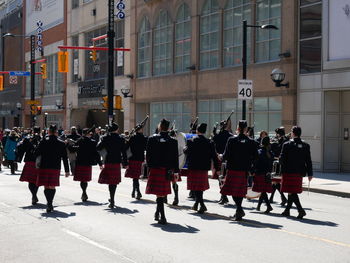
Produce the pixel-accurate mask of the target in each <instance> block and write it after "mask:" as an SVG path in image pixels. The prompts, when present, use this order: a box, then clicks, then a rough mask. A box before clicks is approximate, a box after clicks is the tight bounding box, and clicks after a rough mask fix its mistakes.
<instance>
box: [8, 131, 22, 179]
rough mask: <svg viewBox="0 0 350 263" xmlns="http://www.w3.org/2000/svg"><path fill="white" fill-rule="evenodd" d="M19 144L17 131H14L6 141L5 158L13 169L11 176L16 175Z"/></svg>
mask: <svg viewBox="0 0 350 263" xmlns="http://www.w3.org/2000/svg"><path fill="white" fill-rule="evenodd" d="M18 142H19V137H18V135H17V133H16V131H15V130H12V131H11V133H10V136H9V137H8V138H7V140H6V145H5V156H6V160H7V161H8V164H9V166H10V168H11V174H15V171H16V165H15V163H16V147H17V143H18Z"/></svg>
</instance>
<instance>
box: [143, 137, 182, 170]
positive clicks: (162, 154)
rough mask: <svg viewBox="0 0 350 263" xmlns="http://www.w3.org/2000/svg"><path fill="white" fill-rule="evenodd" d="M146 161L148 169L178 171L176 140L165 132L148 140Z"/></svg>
mask: <svg viewBox="0 0 350 263" xmlns="http://www.w3.org/2000/svg"><path fill="white" fill-rule="evenodd" d="M146 160H147V165H148V167H150V168H166V169H169V170H174V171H175V172H178V171H179V150H178V144H177V140H175V139H173V138H171V137H170V136H169V134H168V133H167V132H161V133H159V134H155V135H153V136H151V137H149V138H148V142H147V147H146Z"/></svg>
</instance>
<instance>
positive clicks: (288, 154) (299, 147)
mask: <svg viewBox="0 0 350 263" xmlns="http://www.w3.org/2000/svg"><path fill="white" fill-rule="evenodd" d="M280 164H281V169H282V173H300V174H303V175H305V174H308V176H312V175H313V170H312V161H311V153H310V145H309V144H307V143H306V142H304V141H302V140H301V139H300V138H295V139H293V140H290V141H288V142H286V143H284V144H283V147H282V152H281V156H280Z"/></svg>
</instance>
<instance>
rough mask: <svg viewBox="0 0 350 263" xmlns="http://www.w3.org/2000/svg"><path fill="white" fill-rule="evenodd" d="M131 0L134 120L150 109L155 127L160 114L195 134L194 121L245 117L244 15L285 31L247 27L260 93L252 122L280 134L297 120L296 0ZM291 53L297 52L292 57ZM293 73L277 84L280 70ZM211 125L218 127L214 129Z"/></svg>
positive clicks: (250, 109) (251, 69) (251, 104)
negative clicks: (241, 90)
mask: <svg viewBox="0 0 350 263" xmlns="http://www.w3.org/2000/svg"><path fill="white" fill-rule="evenodd" d="M130 3H131V5H132V6H131V11H130V14H131V17H132V19H131V48H132V50H134V51H135V52H132V57H131V72H132V74H133V75H134V76H135V77H134V79H132V92H133V94H134V98H133V100H132V102H133V106H132V108H131V111H132V115H131V116H132V117H131V120H132V121H133V122H134V123H135V122H138V121H140V120H141V119H143V118H144V116H145V114H147V113H150V116H151V121H150V127H149V132H150V133H151V132H153V131H154V129H155V128H156V125H157V123H158V122H159V120H160V118H162V117H165V118H168V119H170V120H171V121H173V120H175V123H176V128H177V129H178V130H180V131H184V132H188V130H189V125H190V121H191V119H193V118H194V117H196V116H198V117H199V121H200V122H206V123H208V124H209V127H213V126H214V125H215V123H216V122H219V121H220V120H223V119H226V118H227V117H228V116H229V114H230V113H231V111H234V114H233V116H232V118H231V119H232V121H233V123H236V122H237V120H239V119H241V118H242V101H241V100H238V99H237V82H238V80H239V79H242V62H241V61H242V20H244V19H245V20H247V21H248V24H250V25H264V24H273V25H275V26H277V27H278V30H263V29H261V28H259V29H253V28H249V29H248V76H247V79H251V80H253V87H254V99H253V100H252V101H248V102H247V120H248V121H249V124H250V125H251V126H254V127H255V131H256V132H259V131H261V130H266V131H268V132H270V133H273V131H274V130H275V128H276V127H279V126H281V125H283V126H285V127H287V129H288V128H290V127H291V126H292V125H293V124H295V123H296V110H297V100H296V91H297V78H296V76H297V45H296V42H297V39H298V38H297V32H298V26H297V25H298V23H297V22H298V21H297V19H296V18H297V14H298V3H297V1H281V0H252V1H246V0H245V1H243V0H174V1H165V0H158V1H156V0H154V1H137V0H136V1H130ZM286 54H291V56H288V55H286ZM275 68H280V69H281V70H282V71H283V72H285V73H286V80H288V81H289V88H285V87H279V88H277V87H275V85H274V83H273V82H272V80H271V78H270V74H271V72H272V70H273V69H275ZM210 130H211V129H210Z"/></svg>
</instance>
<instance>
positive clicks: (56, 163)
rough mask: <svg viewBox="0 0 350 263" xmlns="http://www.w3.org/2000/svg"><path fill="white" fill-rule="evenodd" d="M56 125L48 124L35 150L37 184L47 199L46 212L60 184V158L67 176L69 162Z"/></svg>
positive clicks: (50, 209)
mask: <svg viewBox="0 0 350 263" xmlns="http://www.w3.org/2000/svg"><path fill="white" fill-rule="evenodd" d="M57 135H58V132H57V127H56V125H50V128H49V133H48V136H46V137H45V138H44V139H43V140H42V141H41V142H40V143H39V145H38V147H37V148H36V150H35V155H36V156H38V157H39V158H40V159H41V160H40V164H39V171H38V178H37V181H36V185H37V186H41V185H43V186H44V187H45V190H44V194H45V197H46V200H47V209H46V212H48V213H50V212H52V211H53V205H52V201H53V198H54V196H55V193H56V186H59V185H60V172H61V160H63V165H64V170H65V175H66V177H68V176H69V164H68V157H67V151H66V145H65V143H64V142H63V141H61V140H60V139H58V137H57Z"/></svg>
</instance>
